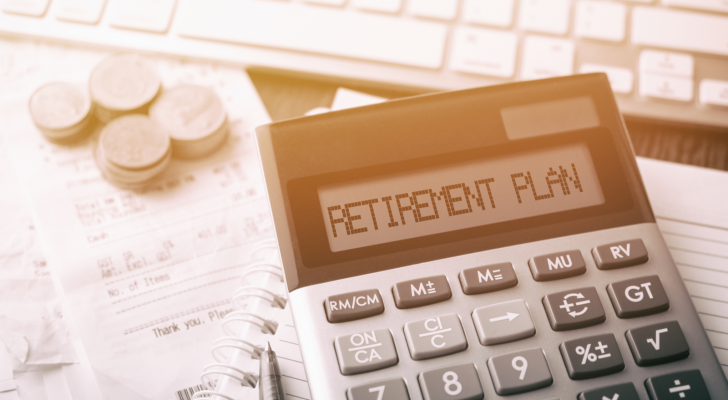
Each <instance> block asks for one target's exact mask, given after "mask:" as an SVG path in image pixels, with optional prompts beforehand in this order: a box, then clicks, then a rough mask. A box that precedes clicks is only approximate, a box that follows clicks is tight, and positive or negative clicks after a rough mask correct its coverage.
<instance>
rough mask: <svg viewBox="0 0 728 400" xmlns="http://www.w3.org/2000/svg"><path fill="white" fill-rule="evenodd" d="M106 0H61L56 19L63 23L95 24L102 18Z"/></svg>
mask: <svg viewBox="0 0 728 400" xmlns="http://www.w3.org/2000/svg"><path fill="white" fill-rule="evenodd" d="M104 3H106V0H61V1H60V2H58V6H57V8H56V18H57V19H59V20H62V21H69V22H80V23H83V24H95V23H97V22H99V19H100V18H101V10H103V8H104Z"/></svg>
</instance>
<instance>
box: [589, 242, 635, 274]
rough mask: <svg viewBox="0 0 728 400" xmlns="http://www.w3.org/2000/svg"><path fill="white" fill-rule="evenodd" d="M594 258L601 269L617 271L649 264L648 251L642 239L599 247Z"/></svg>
mask: <svg viewBox="0 0 728 400" xmlns="http://www.w3.org/2000/svg"><path fill="white" fill-rule="evenodd" d="M592 256H594V261H596V263H597V268H599V269H616V268H624V267H631V266H633V265H638V264H644V263H646V262H647V259H648V257H647V249H646V248H645V244H644V243H643V242H642V239H633V240H625V241H623V242H616V243H610V244H605V245H604V246H597V247H595V248H594V249H593V250H592Z"/></svg>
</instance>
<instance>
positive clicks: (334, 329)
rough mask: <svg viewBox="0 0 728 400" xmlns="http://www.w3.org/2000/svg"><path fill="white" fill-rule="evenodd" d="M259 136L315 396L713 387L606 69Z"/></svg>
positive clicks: (277, 126)
mask: <svg viewBox="0 0 728 400" xmlns="http://www.w3.org/2000/svg"><path fill="white" fill-rule="evenodd" d="M257 136H258V146H259V151H260V155H261V159H262V165H263V170H264V174H265V180H266V187H267V191H268V195H269V197H270V202H271V207H272V213H273V219H274V224H275V230H276V236H277V239H278V244H279V246H280V252H281V259H282V264H283V268H284V270H285V278H286V283H287V287H288V292H289V297H288V299H289V302H290V306H291V309H292V313H293V318H294V321H295V326H296V332H297V335H298V341H299V344H300V348H301V352H302V356H303V361H304V365H305V370H306V375H307V377H308V383H309V387H310V390H311V396H312V398H313V399H316V400H326V399H348V400H394V399H412V400H420V399H425V400H435V399H437V400H440V399H447V400H465V399H499V398H508V399H514V400H516V399H517V400H521V399H524V400H525V399H530V400H536V399H538V400H547V399H561V400H566V399H569V400H574V399H579V400H637V399H643V400H647V399H651V400H668V399H675V400H694V399H695V400H697V399H699V400H705V399H714V400H720V399H728V383H727V382H726V378H725V376H724V375H723V371H722V370H721V367H720V365H719V363H718V361H717V359H716V356H715V354H714V352H713V349H712V348H711V345H710V343H709V341H708V338H707V336H706V333H705V331H704V329H703V326H702V324H701V321H700V319H699V317H698V314H697V312H696V311H695V308H694V307H693V304H692V301H691V299H690V297H689V295H688V293H687V291H686V289H685V286H684V285H683V282H682V280H681V278H680V275H679V274H678V270H677V268H676V267H675V263H674V261H673V260H672V258H671V256H670V253H669V252H668V249H667V246H666V245H665V242H664V240H663V238H662V236H661V234H660V231H659V230H658V227H657V225H656V224H655V218H654V215H653V214H652V210H651V208H650V204H649V201H648V198H647V195H646V192H645V189H644V186H643V184H642V181H641V178H640V174H639V170H638V168H637V164H636V162H635V158H634V153H633V150H632V147H631V144H630V141H629V138H628V136H627V132H626V130H625V126H624V123H623V121H622V119H621V117H620V114H619V110H618V109H617V105H616V103H615V100H614V96H613V94H612V92H611V89H610V85H609V82H608V80H607V77H606V75H604V74H587V75H578V76H572V77H563V78H553V79H546V80H539V81H530V82H520V83H512V84H506V85H501V86H492V87H486V88H477V89H470V90H463V91H456V92H449V93H441V94H433V95H424V96H419V97H413V98H408V99H402V100H395V101H389V102H385V103H381V104H377V105H372V106H366V107H360V108H356V109H350V110H343V111H337V112H331V113H328V114H323V115H316V116H311V117H305V118H299V119H293V120H288V121H281V122H276V123H272V124H269V125H265V126H262V127H259V128H258V130H257ZM664 179H670V177H669V176H666V177H664ZM294 367H295V366H290V368H294ZM281 368H282V369H283V374H284V375H285V369H286V368H289V367H287V366H286V365H282V367H281Z"/></svg>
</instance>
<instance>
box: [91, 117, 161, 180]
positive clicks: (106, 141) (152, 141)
mask: <svg viewBox="0 0 728 400" xmlns="http://www.w3.org/2000/svg"><path fill="white" fill-rule="evenodd" d="M99 146H100V147H101V149H102V151H103V154H104V157H105V158H106V160H108V161H109V162H110V163H112V164H114V165H116V166H118V167H120V168H125V169H145V168H149V167H152V166H154V165H155V164H158V163H159V162H161V161H162V160H163V159H164V157H165V155H166V154H167V153H168V152H169V150H170V146H171V144H170V139H169V134H167V132H166V131H165V130H164V129H162V128H160V127H159V126H158V125H157V124H156V123H154V121H152V120H151V119H150V118H149V117H147V116H146V115H140V114H131V115H126V116H123V117H120V118H117V119H115V120H113V121H111V123H109V124H108V125H106V127H104V129H103V130H102V131H101V135H100V138H99Z"/></svg>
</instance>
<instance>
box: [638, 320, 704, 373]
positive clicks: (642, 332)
mask: <svg viewBox="0 0 728 400" xmlns="http://www.w3.org/2000/svg"><path fill="white" fill-rule="evenodd" d="M627 343H629V348H630V350H632V355H633V356H634V361H635V362H636V363H637V365H639V366H647V365H657V364H664V363H668V362H671V361H676V360H682V359H683V358H686V357H687V356H689V355H690V348H689V347H688V342H687V341H686V340H685V336H684V335H683V332H682V329H680V324H678V323H677V321H670V322H663V323H660V324H654V325H650V326H645V327H642V328H637V329H631V330H629V331H627Z"/></svg>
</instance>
